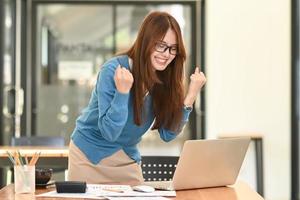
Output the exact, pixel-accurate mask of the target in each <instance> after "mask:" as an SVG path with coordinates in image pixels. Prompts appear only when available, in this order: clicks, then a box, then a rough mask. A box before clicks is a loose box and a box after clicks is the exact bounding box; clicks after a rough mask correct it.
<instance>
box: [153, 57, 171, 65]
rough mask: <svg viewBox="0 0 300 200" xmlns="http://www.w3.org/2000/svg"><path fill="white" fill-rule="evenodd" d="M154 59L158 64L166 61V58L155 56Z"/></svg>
mask: <svg viewBox="0 0 300 200" xmlns="http://www.w3.org/2000/svg"><path fill="white" fill-rule="evenodd" d="M155 61H156V63H157V64H159V65H165V64H166V63H167V61H168V59H163V58H158V57H155Z"/></svg>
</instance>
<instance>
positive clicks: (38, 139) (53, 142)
mask: <svg viewBox="0 0 300 200" xmlns="http://www.w3.org/2000/svg"><path fill="white" fill-rule="evenodd" d="M11 145H12V146H53V147H63V146H65V139H64V137H61V136H45V137H44V136H33V137H20V138H15V137H13V138H12V139H11Z"/></svg>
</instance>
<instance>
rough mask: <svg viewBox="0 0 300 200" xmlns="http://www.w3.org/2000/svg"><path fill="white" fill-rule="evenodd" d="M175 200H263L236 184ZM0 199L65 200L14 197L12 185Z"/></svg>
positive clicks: (180, 195)
mask: <svg viewBox="0 0 300 200" xmlns="http://www.w3.org/2000/svg"><path fill="white" fill-rule="evenodd" d="M51 190H54V188H48V189H37V190H36V194H40V193H44V192H48V191H51ZM176 193H177V196H176V198H171V199H173V200H175V199H176V200H263V198H262V197H261V196H260V195H259V194H257V193H256V192H254V191H253V190H252V189H251V188H250V187H249V186H248V185H247V184H246V183H244V182H238V183H237V184H235V185H234V186H231V187H219V188H208V189H196V190H183V191H177V192H176ZM0 199H5V200H31V199H34V200H67V199H66V198H45V197H43V198H41V197H35V196H33V195H28V194H22V195H15V193H14V185H12V184H11V185H8V186H6V187H4V188H2V189H1V190H0ZM77 200H83V199H79V198H78V199H77Z"/></svg>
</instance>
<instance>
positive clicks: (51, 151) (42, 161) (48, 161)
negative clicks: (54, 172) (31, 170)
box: [0, 146, 69, 168]
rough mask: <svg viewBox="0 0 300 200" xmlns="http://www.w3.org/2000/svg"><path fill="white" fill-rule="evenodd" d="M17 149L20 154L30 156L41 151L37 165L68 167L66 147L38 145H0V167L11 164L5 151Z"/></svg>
mask: <svg viewBox="0 0 300 200" xmlns="http://www.w3.org/2000/svg"><path fill="white" fill-rule="evenodd" d="M16 150H19V151H20V153H21V154H22V155H27V156H32V155H33V154H34V153H35V152H41V155H40V158H39V160H38V162H37V166H40V167H56V168H68V155H69V150H68V147H67V146H66V147H63V148H60V147H43V146H41V147H39V146H14V147H12V146H0V167H8V166H12V164H11V162H10V161H9V159H8V156H7V153H6V151H10V152H12V151H16Z"/></svg>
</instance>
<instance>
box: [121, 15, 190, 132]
mask: <svg viewBox="0 0 300 200" xmlns="http://www.w3.org/2000/svg"><path fill="white" fill-rule="evenodd" d="M168 29H172V30H173V31H174V32H175V34H176V39H177V44H178V45H177V48H178V51H177V55H176V56H175V58H174V59H173V60H172V62H171V63H170V64H169V65H168V67H167V68H166V69H165V70H163V71H155V70H153V66H152V64H151V58H150V55H151V53H152V52H153V51H154V46H155V43H156V42H157V41H159V40H162V39H163V38H164V36H165V35H166V32H167V31H168ZM126 54H127V55H128V56H129V57H131V58H132V60H133V69H132V74H133V77H134V83H133V87H132V90H133V108H134V122H135V123H136V124H137V125H141V124H142V121H143V120H142V118H143V103H144V96H145V93H146V91H147V90H148V91H149V93H150V94H151V96H152V104H153V109H154V111H153V112H154V117H155V123H154V126H153V127H152V129H157V128H161V127H164V128H168V129H170V130H176V129H177V128H178V126H179V124H180V122H181V120H182V114H183V100H184V87H183V74H184V69H183V67H184V62H185V59H186V52H185V48H184V44H183V39H182V35H181V30H180V27H179V25H178V23H177V21H176V20H175V18H174V17H172V16H171V15H170V14H168V13H166V12H151V13H150V14H148V15H147V16H146V18H145V19H144V21H143V23H142V25H141V27H140V29H139V32H138V36H137V39H136V40H135V42H134V44H133V46H132V47H131V48H130V49H129V50H128V51H127V52H126Z"/></svg>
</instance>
